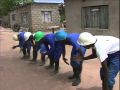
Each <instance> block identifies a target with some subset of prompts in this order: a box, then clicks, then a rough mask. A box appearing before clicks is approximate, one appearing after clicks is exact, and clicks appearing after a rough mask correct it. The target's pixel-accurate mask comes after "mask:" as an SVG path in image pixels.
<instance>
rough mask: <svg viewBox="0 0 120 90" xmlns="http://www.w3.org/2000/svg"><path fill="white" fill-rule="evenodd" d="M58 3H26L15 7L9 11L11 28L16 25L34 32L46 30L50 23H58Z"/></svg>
mask: <svg viewBox="0 0 120 90" xmlns="http://www.w3.org/2000/svg"><path fill="white" fill-rule="evenodd" d="M58 7H59V6H58V3H35V2H34V3H28V4H25V5H22V6H19V7H17V8H16V9H14V10H12V11H11V13H10V25H11V28H15V27H17V26H20V27H23V28H28V30H29V31H31V32H34V31H38V30H42V31H46V28H47V27H48V26H51V25H59V24H60V20H59V11H58Z"/></svg>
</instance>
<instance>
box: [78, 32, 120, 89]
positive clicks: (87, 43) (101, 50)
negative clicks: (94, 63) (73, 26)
mask: <svg viewBox="0 0 120 90" xmlns="http://www.w3.org/2000/svg"><path fill="white" fill-rule="evenodd" d="M77 42H78V44H79V45H82V46H84V47H85V48H87V49H89V48H92V54H91V55H89V56H87V57H84V60H88V59H93V58H96V57H98V58H99V59H100V61H101V65H102V68H101V70H100V75H101V80H102V90H113V86H114V84H115V77H116V76H117V74H118V72H119V70H120V64H119V61H120V59H119V57H120V48H119V39H118V38H116V37H113V36H93V35H92V34H90V33H88V32H83V33H81V34H80V36H79V39H78V41H77Z"/></svg>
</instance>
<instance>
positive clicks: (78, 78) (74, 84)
mask: <svg viewBox="0 0 120 90" xmlns="http://www.w3.org/2000/svg"><path fill="white" fill-rule="evenodd" d="M80 82H81V79H80V70H79V69H76V70H75V80H74V81H73V83H72V86H77V85H79V84H80Z"/></svg>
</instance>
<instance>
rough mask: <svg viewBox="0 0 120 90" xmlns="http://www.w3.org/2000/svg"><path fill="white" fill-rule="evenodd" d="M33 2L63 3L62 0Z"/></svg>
mask: <svg viewBox="0 0 120 90" xmlns="http://www.w3.org/2000/svg"><path fill="white" fill-rule="evenodd" d="M34 1H35V2H49V3H61V2H62V3H63V2H64V0H34Z"/></svg>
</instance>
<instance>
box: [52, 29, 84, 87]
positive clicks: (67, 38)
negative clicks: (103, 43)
mask: <svg viewBox="0 0 120 90" xmlns="http://www.w3.org/2000/svg"><path fill="white" fill-rule="evenodd" d="M78 38H79V34H77V33H72V34H67V33H66V32H65V31H64V30H60V31H58V32H56V33H55V41H56V48H55V52H56V53H55V54H54V59H55V64H56V62H58V63H57V66H59V59H60V56H61V54H62V53H63V54H64V55H63V59H64V60H66V59H65V45H71V46H73V48H72V51H71V58H70V59H71V66H72V68H73V73H74V74H73V76H71V77H69V79H75V81H73V83H72V85H73V86H77V85H78V84H79V83H80V81H81V80H80V74H81V71H82V63H83V62H81V61H80V59H82V57H83V55H84V54H85V51H86V49H85V48H84V47H82V46H80V45H78V44H77V39H78ZM55 66H56V65H55Z"/></svg>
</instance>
